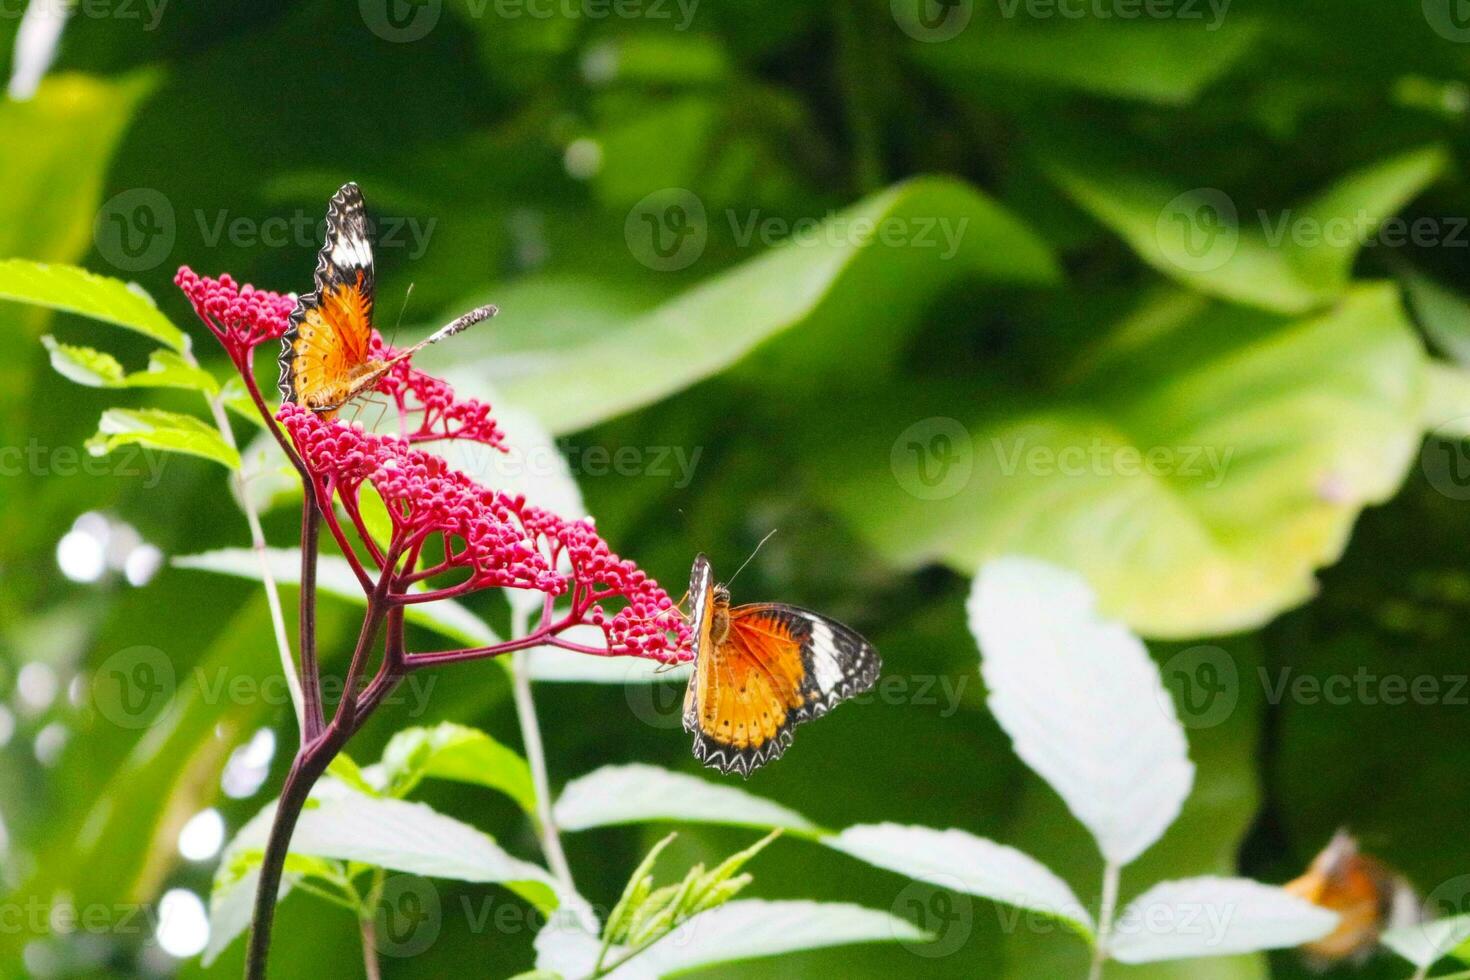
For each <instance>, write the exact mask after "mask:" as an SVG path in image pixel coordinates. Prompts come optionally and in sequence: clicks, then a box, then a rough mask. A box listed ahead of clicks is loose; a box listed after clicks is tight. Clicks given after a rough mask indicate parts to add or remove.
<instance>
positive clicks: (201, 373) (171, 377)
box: [125, 350, 260, 422]
mask: <svg viewBox="0 0 1470 980" xmlns="http://www.w3.org/2000/svg"><path fill="white" fill-rule="evenodd" d="M125 381H126V383H127V385H128V387H130V388H184V389H187V390H189V391H201V392H203V393H204V394H206V395H217V394H219V390H220V384H219V382H218V381H216V380H215V378H214V375H212V374H210V373H209V372H208V371H206V370H204V369H203V368H201V367H199V366H198V365H195V364H190V363H189V362H188V361H187V360H185V359H184V358H183V357H182V356H181V355H179V354H177V353H175V352H174V351H171V350H156V351H154V352H153V353H152V354H149V355H148V368H147V369H146V370H143V371H138V372H135V373H133V374H130V375H128V376H127V378H126V379H125ZM259 420H260V419H259V416H258V415H257V417H256V421H257V422H258V421H259Z"/></svg>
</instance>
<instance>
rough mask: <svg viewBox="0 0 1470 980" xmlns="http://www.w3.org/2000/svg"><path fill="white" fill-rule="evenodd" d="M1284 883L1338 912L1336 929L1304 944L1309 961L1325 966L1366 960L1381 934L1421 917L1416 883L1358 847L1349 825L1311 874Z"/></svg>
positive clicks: (1316, 861)
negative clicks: (1363, 852) (1415, 888)
mask: <svg viewBox="0 0 1470 980" xmlns="http://www.w3.org/2000/svg"><path fill="white" fill-rule="evenodd" d="M1283 887H1284V888H1285V889H1286V891H1288V892H1290V893H1291V894H1293V895H1296V896H1297V897H1298V898H1305V899H1306V900H1307V901H1309V902H1311V903H1313V904H1314V905H1320V906H1321V907H1322V908H1325V909H1328V910H1329V911H1332V912H1336V913H1337V914H1338V916H1339V919H1338V924H1337V928H1336V929H1334V930H1333V931H1332V932H1331V933H1329V934H1328V935H1327V936H1325V937H1323V938H1322V939H1318V940H1317V941H1316V942H1311V943H1307V944H1306V945H1305V946H1303V947H1302V952H1303V953H1304V954H1306V956H1307V958H1308V960H1309V961H1310V962H1312V963H1313V964H1314V965H1317V966H1320V967H1323V968H1325V967H1328V966H1331V965H1332V964H1335V963H1342V962H1350V963H1361V962H1363V961H1364V960H1366V959H1367V958H1368V957H1369V956H1370V955H1372V953H1373V951H1374V950H1375V949H1377V947H1378V937H1379V935H1380V934H1381V933H1383V932H1384V931H1385V930H1387V929H1392V928H1395V927H1397V926H1402V925H1411V924H1413V923H1416V922H1418V921H1419V920H1420V918H1421V912H1420V907H1419V899H1418V897H1417V896H1416V895H1415V893H1414V888H1413V886H1412V885H1410V884H1409V882H1408V881H1407V880H1406V879H1405V878H1404V877H1403V876H1402V875H1400V874H1398V873H1397V872H1396V871H1394V870H1392V869H1391V868H1389V867H1388V866H1387V865H1385V864H1384V863H1383V862H1381V861H1379V860H1377V859H1376V858H1372V857H1369V856H1368V855H1366V854H1362V853H1361V852H1359V850H1358V842H1357V840H1355V839H1354V838H1353V836H1352V835H1351V834H1349V833H1348V832H1347V831H1345V830H1339V831H1338V832H1337V834H1336V835H1334V836H1333V838H1332V840H1331V841H1330V842H1329V843H1328V845H1327V846H1326V847H1325V848H1323V850H1322V853H1321V854H1318V855H1317V856H1316V857H1315V858H1314V859H1313V860H1312V866H1311V867H1310V868H1308V869H1307V873H1306V874H1304V875H1302V876H1301V877H1300V878H1297V879H1296V880H1295V881H1291V882H1288V883H1287V884H1286V885H1284V886H1283Z"/></svg>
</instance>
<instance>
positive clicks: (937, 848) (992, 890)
mask: <svg viewBox="0 0 1470 980" xmlns="http://www.w3.org/2000/svg"><path fill="white" fill-rule="evenodd" d="M823 843H825V844H826V845H827V846H828V847H832V848H835V849H836V850H839V851H841V852H843V853H844V854H850V855H852V856H853V857H855V858H857V859H858V860H859V861H866V862H868V863H869V864H872V865H874V866H876V867H879V868H885V869H887V870H889V871H896V872H898V873H899V874H901V875H904V876H906V877H908V878H910V879H912V880H914V881H928V882H931V883H933V884H935V885H936V886H939V887H945V888H954V889H956V890H960V891H964V892H966V893H967V894H970V895H978V896H980V897H981V898H988V899H991V900H992V901H995V902H1000V903H1002V904H1005V905H1013V906H1016V907H1018V908H1023V909H1029V910H1032V911H1034V912H1039V913H1041V914H1042V915H1044V916H1047V917H1048V918H1054V919H1057V920H1059V921H1061V922H1063V923H1065V924H1066V925H1067V926H1069V927H1070V928H1071V929H1072V930H1073V931H1075V932H1076V933H1077V934H1078V935H1079V936H1081V937H1082V938H1083V939H1085V940H1087V941H1088V942H1089V943H1090V942H1092V937H1093V931H1094V927H1093V924H1092V916H1091V915H1089V914H1088V911H1087V907H1086V906H1085V905H1083V904H1082V902H1081V900H1080V899H1078V898H1077V896H1076V895H1074V894H1073V893H1072V889H1071V888H1069V887H1068V886H1067V883H1066V882H1064V881H1062V880H1061V879H1060V878H1058V877H1057V876H1056V875H1055V874H1053V873H1052V871H1051V870H1050V869H1048V868H1047V867H1046V865H1045V864H1043V863H1042V862H1041V861H1038V860H1037V859H1036V858H1034V857H1032V856H1031V855H1029V854H1026V853H1024V852H1023V851H1018V850H1017V849H1015V848H1014V847H1007V846H1005V845H1003V844H997V843H996V842H995V841H991V840H986V839H985V838H983V837H977V836H975V835H974V834H970V833H966V832H965V831H963V830H957V829H955V828H949V829H947V830H934V829H932V828H930V827H913V826H901V825H899V824H894V823H885V824H859V825H858V826H855V827H848V828H847V829H846V830H844V831H842V832H841V833H840V834H838V835H837V836H835V837H833V838H830V839H828V840H825V841H823Z"/></svg>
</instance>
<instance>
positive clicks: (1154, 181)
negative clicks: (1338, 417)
mask: <svg viewBox="0 0 1470 980" xmlns="http://www.w3.org/2000/svg"><path fill="white" fill-rule="evenodd" d="M1042 156H1043V160H1044V163H1043V165H1044V166H1045V168H1046V169H1047V171H1048V172H1049V173H1050V174H1051V175H1052V177H1053V179H1055V180H1056V181H1057V183H1058V184H1060V185H1061V187H1062V189H1063V190H1065V191H1066V192H1067V194H1069V195H1070V196H1071V197H1072V199H1073V200H1074V201H1076V202H1077V204H1078V205H1080V206H1081V207H1083V208H1084V209H1086V210H1087V211H1088V212H1090V213H1091V214H1092V216H1093V217H1095V218H1097V220H1098V221H1101V222H1102V223H1103V224H1105V225H1107V226H1108V227H1109V228H1111V229H1112V230H1113V231H1114V232H1116V233H1117V234H1118V235H1120V236H1121V237H1122V238H1123V239H1124V240H1125V241H1126V242H1128V244H1129V245H1130V246H1132V248H1133V250H1134V251H1135V252H1137V253H1138V255H1139V257H1140V258H1142V259H1143V260H1144V261H1145V262H1147V263H1149V264H1150V265H1152V266H1153V267H1154V268H1155V269H1158V270H1159V271H1160V272H1162V273H1163V274H1164V275H1166V276H1169V277H1170V278H1173V279H1177V280H1179V281H1180V282H1181V283H1183V284H1185V285H1187V286H1189V287H1191V288H1193V289H1197V290H1199V291H1200V292H1202V293H1207V294H1209V295H1212V296H1219V297H1221V298H1223V299H1228V300H1233V301H1235V302H1239V303H1248V304H1250V305H1253V306H1259V307H1261V308H1262V309H1267V310H1273V311H1275V312H1279V313H1304V312H1307V311H1309V310H1311V309H1313V308H1315V307H1318V306H1321V305H1322V304H1324V303H1328V302H1331V301H1333V300H1335V299H1338V298H1339V297H1340V296H1342V294H1343V291H1344V290H1345V289H1346V288H1347V287H1348V283H1349V277H1350V274H1351V272H1352V265H1353V261H1354V259H1355V258H1356V257H1357V254H1358V251H1359V250H1360V249H1361V248H1363V247H1364V246H1365V245H1368V244H1371V240H1372V236H1373V235H1374V233H1375V232H1376V231H1377V230H1378V228H1379V226H1380V225H1381V224H1382V223H1383V222H1384V221H1385V220H1386V219H1388V218H1390V217H1391V216H1393V214H1394V213H1395V212H1396V211H1398V210H1399V208H1401V207H1403V206H1404V204H1406V203H1407V202H1409V201H1410V200H1412V199H1413V198H1414V197H1416V196H1417V195H1418V194H1419V192H1420V191H1422V190H1423V189H1424V188H1425V187H1426V186H1428V185H1429V184H1430V182H1432V181H1433V180H1434V179H1435V178H1436V177H1438V176H1439V175H1440V173H1442V172H1443V170H1444V168H1445V166H1446V164H1447V162H1448V157H1447V156H1446V154H1445V151H1444V150H1443V149H1441V148H1439V147H1426V148H1423V149H1418V150H1413V151H1410V152H1407V153H1403V154H1400V155H1399V156H1396V157H1392V158H1390V159H1388V160H1384V161H1382V162H1380V163H1377V164H1375V165H1373V166H1371V167H1365V168H1363V169H1361V170H1358V171H1355V172H1353V173H1351V174H1349V175H1347V176H1346V177H1343V178H1342V179H1340V180H1339V181H1338V182H1337V183H1335V184H1333V185H1332V186H1331V187H1330V188H1328V189H1327V190H1326V191H1325V192H1323V193H1322V194H1320V195H1319V196H1317V197H1315V198H1313V199H1312V200H1310V201H1306V202H1304V203H1303V204H1301V205H1300V206H1299V207H1297V208H1293V209H1289V210H1287V211H1284V212H1282V213H1280V214H1278V215H1269V216H1268V215H1267V214H1266V212H1265V211H1264V210H1260V211H1257V210H1254V209H1251V208H1249V207H1247V206H1246V204H1245V203H1244V202H1239V203H1237V201H1236V200H1234V199H1233V198H1232V197H1231V196H1230V195H1229V194H1227V193H1226V192H1224V191H1222V190H1219V189H1218V188H1213V187H1195V188H1192V189H1185V188H1184V187H1181V186H1179V185H1177V184H1171V183H1170V182H1169V180H1168V179H1166V178H1164V177H1162V176H1159V175H1156V174H1152V173H1148V172H1145V171H1143V170H1141V169H1138V168H1137V167H1130V166H1129V165H1126V164H1119V163H1116V162H1113V161H1109V160H1106V159H1098V158H1097V156H1096V155H1094V154H1090V153H1089V154H1088V155H1086V156H1079V155H1076V154H1075V153H1074V152H1068V151H1062V150H1059V149H1058V148H1056V147H1052V148H1050V149H1048V150H1047V151H1046V152H1044V153H1043V154H1042Z"/></svg>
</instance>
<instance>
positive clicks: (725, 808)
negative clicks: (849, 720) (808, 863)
mask: <svg viewBox="0 0 1470 980" xmlns="http://www.w3.org/2000/svg"><path fill="white" fill-rule="evenodd" d="M555 816H556V824H557V826H559V827H561V828H562V829H563V830H586V829H588V828H590V827H607V826H611V825H614V824H622V823H643V822H646V821H664V820H677V821H685V822H696V823H721V824H731V825H734V826H740V827H761V828H778V829H783V830H789V831H791V832H792V833H795V834H800V835H802V836H811V835H814V834H817V833H820V828H818V827H817V826H816V825H815V824H813V823H812V822H811V821H809V820H807V819H806V818H805V817H803V816H802V815H801V814H799V813H797V812H796V811H794V810H789V809H787V808H786V807H784V806H781V805H780V804H779V803H773V802H771V801H770V800H765V799H762V798H760V797H758V796H755V795H752V794H750V793H747V792H745V791H744V790H741V789H736V788H735V787H734V786H726V785H721V784H720V783H713V782H710V781H709V780H707V779H700V778H699V777H698V776H690V775H687V774H685V773H678V772H671V771H669V770H667V769H660V768H658V767H657V766H646V765H638V764H633V765H626V766H603V767H602V768H601V769H598V770H596V771H595V772H591V773H588V774H587V775H585V776H580V777H578V778H577V779H574V780H572V781H571V782H570V783H567V785H566V788H565V789H564V790H562V794H561V797H560V798H559V799H558V800H557V801H556V809H555Z"/></svg>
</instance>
